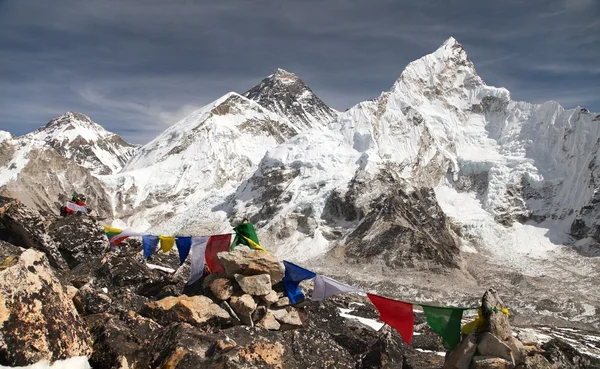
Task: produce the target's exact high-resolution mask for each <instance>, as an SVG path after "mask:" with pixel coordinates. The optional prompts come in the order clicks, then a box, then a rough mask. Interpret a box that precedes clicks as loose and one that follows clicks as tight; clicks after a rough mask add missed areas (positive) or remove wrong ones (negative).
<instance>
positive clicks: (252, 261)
mask: <svg viewBox="0 0 600 369" xmlns="http://www.w3.org/2000/svg"><path fill="white" fill-rule="evenodd" d="M217 257H218V258H219V262H220V263H221V265H222V266H223V268H224V269H225V274H226V276H227V278H233V277H234V276H235V275H236V274H242V275H257V274H269V275H270V277H271V283H273V284H275V283H277V282H279V281H281V279H282V278H283V275H284V271H285V270H284V268H283V264H282V263H281V262H280V261H279V259H277V257H276V256H275V255H273V254H271V253H268V252H265V251H256V250H250V251H243V250H237V249H236V250H235V251H232V252H220V253H218V254H217Z"/></svg>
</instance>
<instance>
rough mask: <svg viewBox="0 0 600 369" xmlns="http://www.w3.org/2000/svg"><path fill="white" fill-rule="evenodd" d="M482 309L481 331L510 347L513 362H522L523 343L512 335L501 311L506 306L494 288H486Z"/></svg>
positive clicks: (505, 317)
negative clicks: (482, 324)
mask: <svg viewBox="0 0 600 369" xmlns="http://www.w3.org/2000/svg"><path fill="white" fill-rule="evenodd" d="M481 307H482V310H483V318H484V327H483V332H489V333H491V334H492V335H494V336H495V337H496V338H498V339H499V340H500V341H502V342H504V343H505V344H506V345H507V346H508V347H510V349H511V352H512V356H513V358H514V362H515V364H519V363H523V360H524V359H525V356H524V354H523V352H524V348H523V344H522V343H521V342H520V341H519V340H518V339H516V338H515V337H513V335H512V328H511V327H510V322H509V321H508V315H506V314H505V313H504V312H502V309H504V308H506V306H505V305H504V303H503V302H502V300H501V299H500V296H498V293H497V292H496V290H495V289H494V288H490V289H488V290H487V291H486V292H485V293H484V294H483V297H482V299H481Z"/></svg>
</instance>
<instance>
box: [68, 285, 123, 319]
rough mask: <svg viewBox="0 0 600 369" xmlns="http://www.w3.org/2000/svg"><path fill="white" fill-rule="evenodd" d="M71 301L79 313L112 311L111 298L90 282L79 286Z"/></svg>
mask: <svg viewBox="0 0 600 369" xmlns="http://www.w3.org/2000/svg"><path fill="white" fill-rule="evenodd" d="M73 303H74V304H75V307H76V308H77V311H78V312H79V314H82V315H87V314H98V313H105V312H106V313H108V312H111V311H112V306H113V304H112V299H111V298H110V297H108V296H107V295H106V294H104V293H102V292H101V290H98V289H95V288H94V287H93V286H92V284H91V283H88V284H86V285H85V286H83V287H81V288H80V289H79V290H78V291H77V293H76V294H75V296H74V297H73Z"/></svg>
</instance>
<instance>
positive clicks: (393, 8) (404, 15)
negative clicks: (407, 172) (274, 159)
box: [0, 0, 600, 143]
mask: <svg viewBox="0 0 600 369" xmlns="http://www.w3.org/2000/svg"><path fill="white" fill-rule="evenodd" d="M450 36H453V37H455V38H456V39H457V40H458V41H459V42H460V43H462V44H463V46H464V47H465V49H466V51H467V54H468V55H469V56H470V58H471V60H472V61H473V62H474V63H475V66H476V68H477V71H478V73H479V74H480V75H481V77H482V78H483V79H484V80H485V81H486V83H487V84H489V85H494V86H503V87H506V88H508V89H509V90H510V91H511V94H512V97H513V99H515V100H525V101H530V102H543V101H547V100H555V101H558V102H559V103H561V104H562V105H563V106H565V107H575V106H577V105H581V106H585V107H587V108H588V109H590V110H592V111H596V112H600V1H596V0H528V1H514V0H502V1H494V2H491V1H472V0H469V1H466V0H453V1H432V0H419V1H415V0H411V1H400V0H395V1H392V0H364V1H363V0H352V1H349V0H302V1H297V0H295V1H289V0H273V1H261V0H258V1H254V0H218V1H214V0H213V1H193V0H168V1H166V0H51V1H39V0H0V129H2V130H7V131H9V132H12V133H14V134H17V135H21V134H24V133H27V132H30V131H32V130H34V129H36V128H37V127H39V126H42V125H44V124H45V123H46V122H48V121H49V120H50V119H52V118H54V117H56V116H59V115H61V114H62V113H64V112H65V111H67V110H74V111H79V112H82V113H85V114H87V115H89V116H90V117H91V118H92V119H93V120H94V121H96V122H98V123H100V124H102V125H103V126H104V127H105V128H106V129H108V130H110V131H113V132H116V133H118V134H120V135H122V136H123V137H124V138H125V139H126V140H128V141H130V142H135V143H145V142H147V141H149V140H150V139H152V138H153V137H155V136H156V135H157V134H158V133H159V132H160V131H162V130H163V129H165V128H166V127H168V126H169V125H171V124H173V123H175V122H176V121H177V120H178V119H180V118H182V117H184V116H185V115H186V114H187V113H189V112H191V111H192V110H194V109H195V108H198V107H200V106H202V105H204V104H206V103H209V102H211V101H213V100H215V99H217V98H218V97H220V96H221V95H223V94H225V93H227V92H229V91H236V92H244V91H246V90H248V89H249V88H251V87H252V86H254V85H255V84H257V83H258V82H259V81H260V80H261V79H262V78H264V77H265V76H267V75H268V74H270V73H271V72H272V71H273V70H274V69H276V68H283V69H286V70H288V71H291V72H294V73H296V74H297V75H298V76H300V78H302V79H303V80H304V81H305V82H306V83H307V84H308V85H309V86H310V87H311V88H312V89H313V91H314V92H315V93H316V94H317V95H318V96H319V97H321V98H322V99H323V100H324V101H325V102H326V103H327V104H329V105H330V106H332V107H333V108H335V109H338V110H344V109H346V108H348V107H350V106H352V105H354V104H356V103H358V102H360V101H362V100H366V99H371V98H374V97H377V96H378V95H379V94H380V93H381V91H385V90H388V89H389V88H390V87H391V86H392V84H393V83H394V81H395V80H396V78H398V76H399V75H400V74H401V73H402V70H403V69H404V67H405V66H406V65H407V64H408V63H409V62H411V61H413V60H415V59H418V58H420V57H421V56H423V55H425V54H428V53H430V52H433V51H434V50H435V49H436V48H437V47H439V45H441V44H442V43H443V42H444V41H445V40H446V39H447V38H449V37H450Z"/></svg>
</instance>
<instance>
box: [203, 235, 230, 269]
mask: <svg viewBox="0 0 600 369" xmlns="http://www.w3.org/2000/svg"><path fill="white" fill-rule="evenodd" d="M230 245H231V234H220V235H216V236H210V238H209V239H208V242H207V243H206V252H205V253H204V257H205V258H206V266H208V270H210V272H211V273H223V272H224V271H225V269H223V266H222V265H221V263H219V259H218V258H217V253H219V252H221V251H229V247H230Z"/></svg>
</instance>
